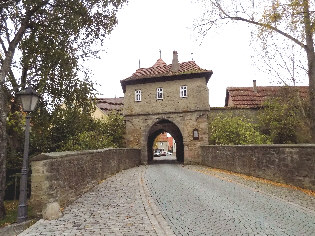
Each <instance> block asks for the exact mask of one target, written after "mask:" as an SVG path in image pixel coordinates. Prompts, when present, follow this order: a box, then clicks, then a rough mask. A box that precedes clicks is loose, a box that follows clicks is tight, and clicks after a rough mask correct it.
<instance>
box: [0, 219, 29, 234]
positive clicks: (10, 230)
mask: <svg viewBox="0 0 315 236" xmlns="http://www.w3.org/2000/svg"><path fill="white" fill-rule="evenodd" d="M31 224H32V221H31V220H28V221H25V222H23V223H19V224H17V223H15V224H12V225H8V226H6V227H4V228H1V229H0V235H3V236H15V235H18V234H20V233H22V232H23V231H24V230H26V229H27V228H28V227H30V226H31Z"/></svg>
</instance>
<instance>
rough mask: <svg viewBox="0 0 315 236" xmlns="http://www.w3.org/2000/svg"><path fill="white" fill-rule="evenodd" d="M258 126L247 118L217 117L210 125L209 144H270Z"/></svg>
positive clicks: (221, 115)
mask: <svg viewBox="0 0 315 236" xmlns="http://www.w3.org/2000/svg"><path fill="white" fill-rule="evenodd" d="M257 129H258V127H257V125H255V124H253V123H252V122H251V121H250V120H248V119H246V118H245V117H240V116H232V115H231V114H229V115H223V114H220V115H217V116H216V117H215V118H214V119H213V120H212V121H210V124H209V144H212V145H244V144H263V143H270V140H269V139H268V137H267V136H265V135H263V134H260V133H259V131H257Z"/></svg>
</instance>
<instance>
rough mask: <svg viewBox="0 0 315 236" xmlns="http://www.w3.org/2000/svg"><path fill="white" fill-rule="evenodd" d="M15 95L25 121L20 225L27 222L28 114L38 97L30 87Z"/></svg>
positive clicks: (19, 210) (32, 109)
mask: <svg viewBox="0 0 315 236" xmlns="http://www.w3.org/2000/svg"><path fill="white" fill-rule="evenodd" d="M16 95H18V96H19V97H21V100H22V108H23V111H24V112H26V121H25V143H24V154H23V165H22V171H21V180H20V197H19V207H18V216H17V222H18V223H21V222H24V221H26V220H27V175H28V152H29V143H30V138H29V137H30V119H31V116H30V112H32V111H34V109H35V107H36V104H37V102H38V99H39V95H38V94H37V93H36V92H35V90H33V88H32V87H31V86H29V87H28V88H26V89H25V90H22V91H21V92H18V93H17V94H16Z"/></svg>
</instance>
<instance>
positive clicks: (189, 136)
mask: <svg viewBox="0 0 315 236" xmlns="http://www.w3.org/2000/svg"><path fill="white" fill-rule="evenodd" d="M208 113H209V112H208V111H194V112H180V113H176V112H174V113H171V112H170V113H165V114H151V115H136V116H125V121H126V133H127V135H126V137H125V140H126V145H127V147H130V148H140V149H141V150H142V151H141V155H142V158H141V159H142V163H143V164H146V163H148V153H147V151H148V148H152V147H148V138H149V136H150V135H151V134H152V128H153V126H154V125H155V124H156V123H157V122H159V121H169V122H171V123H172V124H173V125H174V126H175V127H176V128H178V130H177V131H174V129H172V127H170V126H168V124H165V125H163V124H162V125H160V126H159V127H160V128H161V130H164V131H166V132H168V133H170V134H171V135H172V136H173V138H174V139H175V141H176V143H177V144H176V145H177V146H178V145H183V146H184V150H183V151H184V160H183V161H184V163H185V164H193V163H200V148H199V147H200V145H207V144H208ZM194 129H198V131H199V139H198V140H194V139H193V130H194ZM154 131H155V130H154ZM173 131H174V132H173ZM179 136H182V140H180V139H179V138H178V137H179ZM180 142H182V143H180Z"/></svg>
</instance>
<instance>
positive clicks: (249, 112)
mask: <svg viewBox="0 0 315 236" xmlns="http://www.w3.org/2000/svg"><path fill="white" fill-rule="evenodd" d="M258 111H259V109H249V108H248V109H240V108H230V107H211V108H210V112H209V122H211V120H213V119H214V118H215V117H216V116H217V115H219V114H223V115H232V116H244V117H246V118H248V119H250V120H252V121H253V122H256V121H257V114H258Z"/></svg>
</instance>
